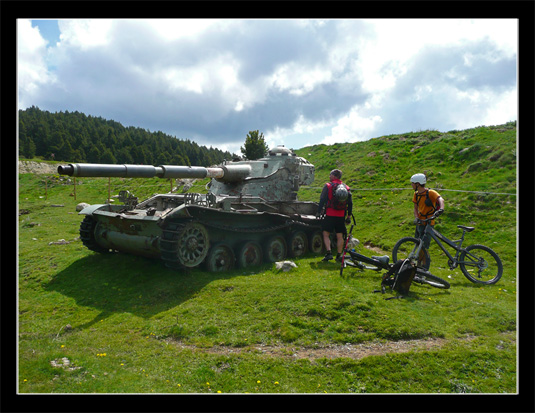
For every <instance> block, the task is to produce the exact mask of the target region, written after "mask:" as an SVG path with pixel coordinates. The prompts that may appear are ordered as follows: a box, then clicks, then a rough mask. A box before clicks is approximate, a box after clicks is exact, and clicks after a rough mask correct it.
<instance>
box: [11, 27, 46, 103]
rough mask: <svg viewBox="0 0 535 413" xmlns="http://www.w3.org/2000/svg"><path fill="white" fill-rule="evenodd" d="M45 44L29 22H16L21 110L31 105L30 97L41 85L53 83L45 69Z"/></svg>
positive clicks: (37, 30) (36, 29)
mask: <svg viewBox="0 0 535 413" xmlns="http://www.w3.org/2000/svg"><path fill="white" fill-rule="evenodd" d="M46 44H47V42H46V41H45V40H44V39H43V38H42V37H41V34H40V33H39V29H38V28H35V27H32V25H31V23H30V21H29V20H18V21H17V53H18V61H17V82H18V87H19V106H20V107H21V108H26V107H28V106H31V105H32V102H31V96H32V94H33V93H35V92H36V91H37V90H38V89H39V87H40V86H41V85H43V84H46V83H52V82H54V81H55V78H54V76H53V75H52V74H51V73H50V72H49V71H48V67H47V62H46V53H47V51H46Z"/></svg>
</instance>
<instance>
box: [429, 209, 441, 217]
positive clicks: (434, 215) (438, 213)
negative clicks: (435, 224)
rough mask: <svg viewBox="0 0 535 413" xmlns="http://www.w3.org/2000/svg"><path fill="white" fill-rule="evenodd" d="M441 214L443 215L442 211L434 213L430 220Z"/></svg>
mask: <svg viewBox="0 0 535 413" xmlns="http://www.w3.org/2000/svg"><path fill="white" fill-rule="evenodd" d="M443 213H444V210H443V209H439V210H438V211H436V212H435V213H434V214H433V216H432V217H431V219H435V218H438V217H439V216H441V215H442V214H443Z"/></svg>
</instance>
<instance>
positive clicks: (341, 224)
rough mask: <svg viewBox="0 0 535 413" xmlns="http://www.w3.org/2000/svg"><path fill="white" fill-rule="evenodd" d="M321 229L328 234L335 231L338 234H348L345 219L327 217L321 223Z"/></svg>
mask: <svg viewBox="0 0 535 413" xmlns="http://www.w3.org/2000/svg"><path fill="white" fill-rule="evenodd" d="M321 229H322V230H323V231H327V232H332V231H333V230H334V231H335V232H336V233H337V234H338V233H342V234H345V233H346V232H347V231H346V224H345V218H344V217H330V216H325V218H323V221H321Z"/></svg>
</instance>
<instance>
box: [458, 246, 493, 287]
mask: <svg viewBox="0 0 535 413" xmlns="http://www.w3.org/2000/svg"><path fill="white" fill-rule="evenodd" d="M459 267H461V271H462V272H463V274H464V276H465V277H466V278H468V279H469V280H470V281H472V282H473V283H476V284H487V285H488V284H495V283H497V282H498V280H499V279H500V278H502V274H503V265H502V261H501V260H500V257H498V254H496V253H495V252H494V251H493V250H492V249H491V248H489V247H486V246H484V245H479V244H473V245H469V246H468V247H466V250H464V251H463V252H461V255H460V256H459Z"/></svg>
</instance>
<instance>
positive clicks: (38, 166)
mask: <svg viewBox="0 0 535 413" xmlns="http://www.w3.org/2000/svg"><path fill="white" fill-rule="evenodd" d="M57 168H58V167H57V165H51V164H48V163H46V162H34V161H19V173H20V174H28V173H31V174H57Z"/></svg>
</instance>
